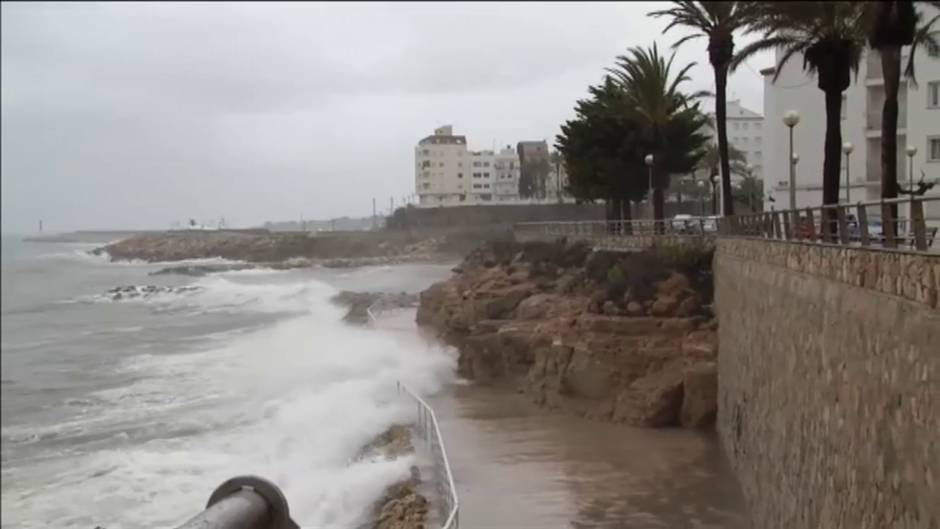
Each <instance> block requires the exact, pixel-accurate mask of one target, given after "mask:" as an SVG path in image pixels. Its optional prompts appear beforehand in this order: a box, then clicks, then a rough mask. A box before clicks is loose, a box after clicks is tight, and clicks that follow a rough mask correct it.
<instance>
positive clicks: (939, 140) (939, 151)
mask: <svg viewBox="0 0 940 529" xmlns="http://www.w3.org/2000/svg"><path fill="white" fill-rule="evenodd" d="M927 161H928V162H940V136H933V137H931V138H927Z"/></svg>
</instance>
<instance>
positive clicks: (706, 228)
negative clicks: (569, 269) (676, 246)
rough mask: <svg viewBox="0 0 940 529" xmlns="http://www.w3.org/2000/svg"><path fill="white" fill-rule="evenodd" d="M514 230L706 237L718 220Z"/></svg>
mask: <svg viewBox="0 0 940 529" xmlns="http://www.w3.org/2000/svg"><path fill="white" fill-rule="evenodd" d="M513 230H514V231H515V232H516V233H517V234H520V235H540V236H559V237H561V236H566V237H579V236H581V237H604V236H609V235H635V236H641V235H671V236H678V237H683V236H702V235H712V234H716V233H717V231H718V218H717V217H689V218H682V219H666V220H619V221H603V220H587V221H551V222H519V223H516V224H515V226H514V227H513Z"/></svg>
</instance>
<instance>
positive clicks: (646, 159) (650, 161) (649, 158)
mask: <svg viewBox="0 0 940 529" xmlns="http://www.w3.org/2000/svg"><path fill="white" fill-rule="evenodd" d="M653 160H654V158H653V155H652V154H647V155H646V156H645V157H643V162H644V163H646V166H647V167H649V175H650V190H649V197H650V198H649V203H650V206H652V205H653ZM652 211H653V210H652V208H650V213H652Z"/></svg>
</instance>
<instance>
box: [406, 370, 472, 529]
mask: <svg viewBox="0 0 940 529" xmlns="http://www.w3.org/2000/svg"><path fill="white" fill-rule="evenodd" d="M396 386H397V388H398V394H399V395H401V394H405V395H406V396H408V397H410V398H411V399H412V400H413V401H414V402H415V404H416V405H417V410H418V424H417V428H418V432H419V434H420V435H421V438H422V439H423V440H424V442H425V444H426V445H427V448H428V452H429V453H430V454H431V464H432V468H433V469H434V474H435V475H434V485H435V488H436V489H437V493H438V496H439V497H440V499H441V500H442V501H441V502H438V505H439V506H440V508H439V512H440V516H441V518H443V519H444V523H443V524H442V525H441V529H457V528H458V527H459V525H460V502H459V500H458V499H457V487H455V486H454V474H453V472H451V470H450V462H449V460H448V459H447V449H445V448H444V438H443V437H442V436H441V427H440V425H439V424H438V423H437V416H436V415H435V414H434V408H432V407H431V406H430V405H429V404H428V403H427V402H425V401H424V399H422V398H421V397H419V396H418V394H417V393H415V392H414V391H411V389H409V388H408V386H405V385H404V384H402V383H401V382H398V383H397V384H396Z"/></svg>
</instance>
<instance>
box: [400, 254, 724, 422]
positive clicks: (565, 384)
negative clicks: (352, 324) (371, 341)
mask: <svg viewBox="0 0 940 529" xmlns="http://www.w3.org/2000/svg"><path fill="white" fill-rule="evenodd" d="M710 257H711V256H710V253H709V252H708V251H707V250H704V249H696V248H689V249H685V250H682V251H676V250H671V251H669V252H666V251H661V250H660V251H657V250H651V251H647V252H640V253H633V254H618V253H611V252H592V251H591V250H590V248H588V247H587V246H585V245H583V244H578V243H567V242H565V241H564V240H559V241H555V242H528V243H507V242H505V241H501V242H499V243H497V244H487V245H484V246H482V247H480V248H479V249H477V250H475V251H474V252H472V253H471V254H470V255H468V256H467V258H466V259H465V260H464V262H463V263H461V264H460V265H459V266H457V267H456V268H455V269H454V271H455V275H454V276H453V277H451V278H450V279H448V280H446V281H442V282H440V283H437V284H435V285H432V286H431V287H430V288H428V289H427V290H425V291H424V292H422V293H421V296H420V302H419V307H418V312H417V321H418V323H419V324H421V325H426V326H430V327H433V328H435V329H437V330H438V331H439V333H440V334H441V335H442V336H444V337H445V338H446V339H448V340H449V341H451V342H453V343H454V344H455V345H457V346H458V348H459V350H460V358H459V361H458V370H459V372H460V374H461V375H462V376H464V377H467V378H471V379H474V380H477V381H480V382H492V381H497V380H511V381H514V382H515V383H517V384H518V385H519V386H520V388H522V390H523V391H525V392H526V393H528V394H529V395H531V397H532V398H533V400H534V401H535V402H537V403H539V404H541V405H543V406H546V407H549V408H555V409H562V410H568V411H571V412H574V413H577V414H580V415H583V416H587V417H591V418H596V419H601V420H611V421H618V422H626V423H630V424H635V425H641V426H650V427H662V426H680V425H681V426H686V427H690V428H703V427H708V426H710V425H711V424H712V423H713V422H714V418H715V410H716V404H715V402H716V392H715V389H716V385H717V382H716V380H717V379H716V377H715V367H714V366H715V364H714V362H715V361H716V359H717V338H716V325H715V323H714V321H713V317H712V314H711V309H710V302H711V276H710V274H711V271H710V262H711V259H710Z"/></svg>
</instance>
